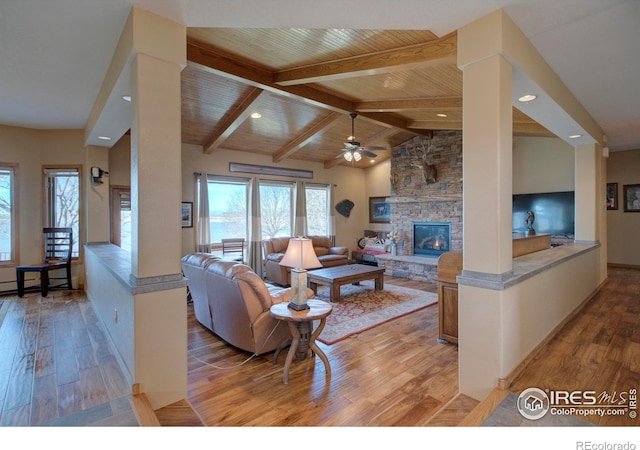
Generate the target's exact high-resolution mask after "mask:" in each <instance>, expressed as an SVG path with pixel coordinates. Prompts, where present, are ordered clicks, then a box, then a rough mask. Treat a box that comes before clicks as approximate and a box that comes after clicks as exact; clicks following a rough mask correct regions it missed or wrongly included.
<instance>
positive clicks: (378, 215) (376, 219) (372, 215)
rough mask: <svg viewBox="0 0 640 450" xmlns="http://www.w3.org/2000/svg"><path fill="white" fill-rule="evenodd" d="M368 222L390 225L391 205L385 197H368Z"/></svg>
mask: <svg viewBox="0 0 640 450" xmlns="http://www.w3.org/2000/svg"><path fill="white" fill-rule="evenodd" d="M369 222H371V223H391V204H390V203H389V202H387V201H386V197H369Z"/></svg>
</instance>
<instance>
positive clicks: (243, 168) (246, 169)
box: [229, 162, 313, 178]
mask: <svg viewBox="0 0 640 450" xmlns="http://www.w3.org/2000/svg"><path fill="white" fill-rule="evenodd" d="M229 172H242V173H256V174H258V175H277V176H280V177H297V178H313V171H312V170H301V169H288V168H286V167H273V166H258V165H255V164H244V163H235V162H230V163H229Z"/></svg>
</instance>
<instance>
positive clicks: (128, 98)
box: [122, 95, 131, 102]
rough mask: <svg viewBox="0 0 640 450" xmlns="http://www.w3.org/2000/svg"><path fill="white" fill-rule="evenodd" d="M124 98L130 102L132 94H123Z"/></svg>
mask: <svg viewBox="0 0 640 450" xmlns="http://www.w3.org/2000/svg"><path fill="white" fill-rule="evenodd" d="M122 100H124V101H125V102H130V101H131V96H130V95H123V96H122Z"/></svg>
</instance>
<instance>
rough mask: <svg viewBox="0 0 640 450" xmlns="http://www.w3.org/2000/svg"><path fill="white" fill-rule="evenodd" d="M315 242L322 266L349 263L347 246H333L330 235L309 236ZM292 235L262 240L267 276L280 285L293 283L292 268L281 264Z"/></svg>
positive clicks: (314, 246) (314, 247) (314, 245)
mask: <svg viewBox="0 0 640 450" xmlns="http://www.w3.org/2000/svg"><path fill="white" fill-rule="evenodd" d="M307 238H309V239H311V241H312V242H313V249H314V250H315V252H316V256H317V258H318V261H320V264H322V267H323V268H325V267H335V266H342V265H344V264H348V263H349V249H348V248H347V247H333V246H332V245H331V238H329V237H328V236H307ZM289 239H291V238H290V237H276V238H271V239H265V240H263V241H262V254H263V256H264V272H265V278H266V279H267V280H269V281H271V282H272V283H276V284H279V285H280V286H289V285H290V284H291V269H290V268H289V267H284V266H281V265H280V261H282V258H283V257H284V254H285V252H286V251H287V247H288V246H289Z"/></svg>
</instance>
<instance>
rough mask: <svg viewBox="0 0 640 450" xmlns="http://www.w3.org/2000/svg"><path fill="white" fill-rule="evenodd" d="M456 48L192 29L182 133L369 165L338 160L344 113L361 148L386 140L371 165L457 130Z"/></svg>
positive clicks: (379, 35)
mask: <svg viewBox="0 0 640 450" xmlns="http://www.w3.org/2000/svg"><path fill="white" fill-rule="evenodd" d="M456 51H457V35H456V33H452V34H449V35H447V36H442V37H438V36H435V35H434V34H433V33H431V32H430V31H408V30H392V31H390V30H345V29H330V30H320V29H231V28H190V29H188V31H187V59H188V64H187V67H186V68H185V69H184V70H183V72H182V139H183V141H184V142H186V143H190V144H197V145H202V146H203V148H204V151H205V153H213V152H215V151H216V149H218V148H225V149H229V150H236V151H244V152H251V153H256V154H262V155H269V156H270V157H271V158H272V160H273V162H274V163H279V162H281V161H283V160H285V159H287V158H290V159H296V160H304V161H313V162H318V163H323V164H324V167H325V168H330V167H333V166H335V165H336V164H343V165H353V166H355V167H360V168H366V167H370V166H371V165H372V162H371V161H370V160H369V159H368V158H363V159H362V160H361V161H360V162H358V163H350V162H347V161H346V160H345V159H344V158H342V157H338V158H336V156H340V155H341V154H342V149H343V148H344V142H345V141H347V140H348V138H349V136H350V135H351V119H350V118H349V113H350V112H356V113H357V114H358V116H357V118H356V119H355V135H356V136H355V137H356V140H357V141H359V142H360V143H361V145H362V146H365V147H366V146H384V147H386V150H382V151H380V150H378V151H376V152H375V153H377V154H378V157H377V158H375V160H373V161H374V163H379V162H381V161H384V160H385V159H388V158H389V157H390V151H389V149H390V147H392V146H395V145H398V144H400V143H402V142H404V141H406V140H408V139H411V138H412V137H414V136H417V135H428V134H429V133H430V131H431V130H461V129H462V72H461V71H460V70H459V69H458V68H457V66H456ZM254 112H259V113H260V114H261V115H262V116H261V118H259V119H253V118H251V117H250V116H251V114H252V113H254ZM441 115H443V116H444V117H443V116H441ZM513 119H514V134H519V135H529V136H549V135H550V133H549V132H548V131H547V130H546V129H544V128H543V127H541V126H540V125H538V124H537V123H535V122H534V121H533V120H531V119H530V118H528V117H527V116H525V115H524V114H522V113H521V112H520V111H518V110H517V109H514V110H513Z"/></svg>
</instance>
